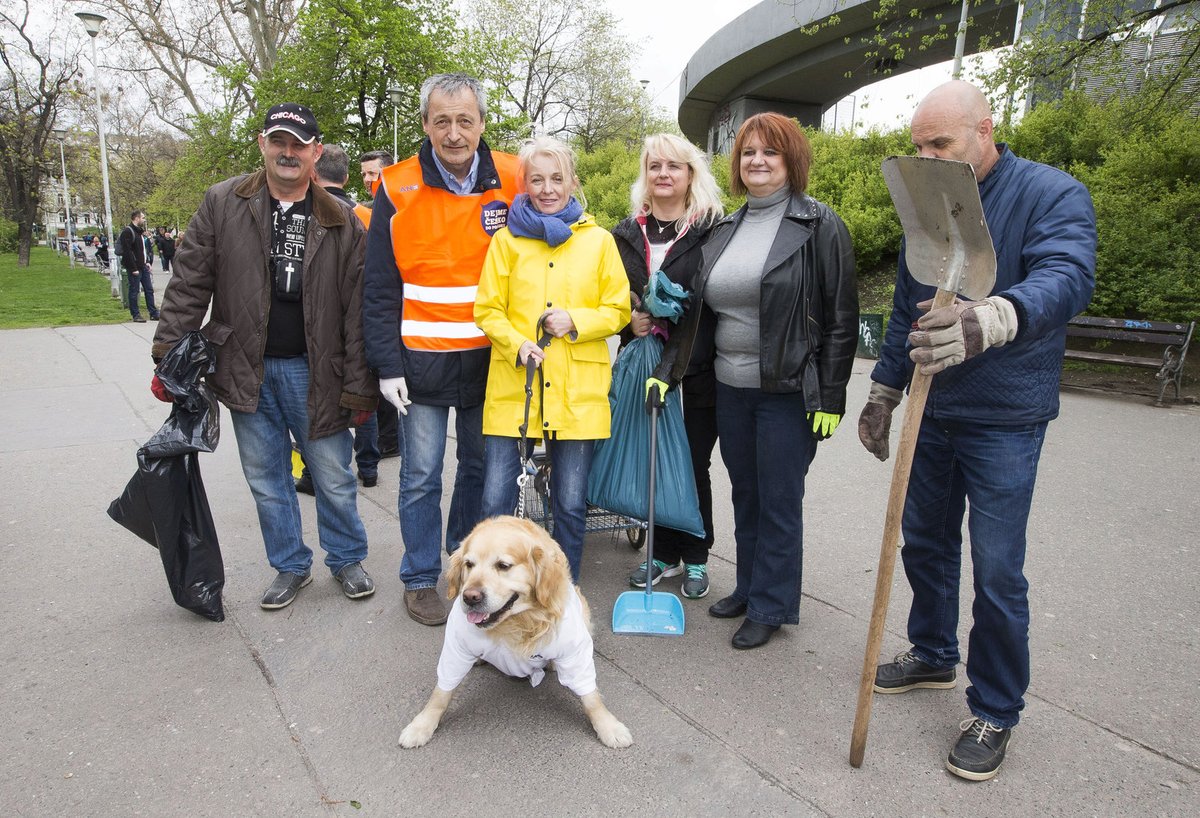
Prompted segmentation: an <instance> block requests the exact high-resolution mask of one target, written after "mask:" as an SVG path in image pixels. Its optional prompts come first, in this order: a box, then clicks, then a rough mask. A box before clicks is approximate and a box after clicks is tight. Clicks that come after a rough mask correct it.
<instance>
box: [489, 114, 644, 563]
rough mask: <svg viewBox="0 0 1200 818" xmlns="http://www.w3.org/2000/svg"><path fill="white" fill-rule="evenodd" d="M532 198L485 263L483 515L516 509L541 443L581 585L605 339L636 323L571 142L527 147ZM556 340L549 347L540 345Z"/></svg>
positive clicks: (524, 160) (560, 529)
mask: <svg viewBox="0 0 1200 818" xmlns="http://www.w3.org/2000/svg"><path fill="white" fill-rule="evenodd" d="M520 160H521V178H522V179H523V181H524V187H525V191H526V192H525V193H522V194H520V195H518V196H517V198H516V199H515V200H514V201H513V203H512V208H511V209H510V210H509V214H508V227H507V228H505V229H503V230H501V231H500V232H498V233H497V234H496V237H495V239H494V240H493V241H492V244H491V247H489V248H488V253H487V257H486V258H485V259H484V262H483V275H482V276H481V277H480V279H479V291H478V295H477V296H476V298H475V323H476V324H477V325H478V326H479V328H480V329H482V330H483V331H484V332H485V333H486V334H487V337H488V339H489V340H490V341H491V342H492V350H491V356H492V361H491V366H490V368H489V369H488V380H487V399H486V401H485V403H484V408H483V434H484V452H485V456H484V463H485V469H484V483H483V513H484V516H485V517H495V516H499V515H503V514H512V513H513V512H514V511H515V510H516V507H517V493H518V488H517V478H518V477H519V476H520V475H521V459H522V458H523V457H528V456H529V455H530V454H531V452H532V449H533V445H534V444H535V443H536V442H537V440H538V438H541V439H542V440H544V441H545V446H546V453H547V454H548V455H549V457H550V502H551V514H552V516H553V519H554V539H555V541H556V542H557V543H558V544H559V546H561V547H562V550H563V553H565V554H566V555H567V562H568V563H569V564H570V566H571V577H572V579H573V580H574V581H575V582H576V583H578V582H579V569H580V565H581V562H582V560H583V536H584V531H585V528H586V524H587V483H588V472H589V471H590V470H591V465H592V453H593V451H594V450H595V446H596V441H597V440H602V439H606V438H607V437H608V435H609V424H610V420H611V415H610V411H609V404H608V387H609V384H610V383H611V381H612V366H611V364H610V363H609V357H608V344H607V339H608V337H609V336H611V335H615V334H616V333H617V332H620V330H621V328H622V327H624V326H625V325H626V324H627V323H629V282H628V279H627V278H626V277H625V270H624V268H623V267H622V266H621V258H620V254H619V253H618V252H617V247H616V243H615V242H614V241H613V238H612V236H611V235H610V234H609V233H608V231H606V230H604V228H602V227H600V226H598V225H597V224H596V220H595V218H594V217H592V216H590V215H588V214H587V213H584V211H583V205H582V204H581V203H580V201H579V199H578V198H576V197H575V192H576V191H577V190H578V189H579V179H578V178H576V176H575V157H574V155H573V154H572V153H571V149H570V148H569V147H568V146H567V145H566V143H564V142H561V141H559V140H557V139H551V138H550V137H545V136H542V137H538V138H536V139H534V140H533V141H531V142H529V143H528V144H526V145H525V147H523V148H522V149H521V155H520ZM543 333H544V334H545V335H547V336H551V337H553V338H555V339H559V342H558V343H555V342H554V341H551V342H550V343H549V344H547V345H546V347H545V348H544V349H543V348H541V347H539V346H538V343H537V341H538V338H539V337H540V336H541V335H542V334H543ZM531 359H532V360H533V361H534V362H536V364H537V366H538V367H539V368H540V370H541V375H540V377H539V378H538V382H539V384H540V388H538V389H535V390H534V393H533V395H534V397H532V398H531V399H530V400H531V406H530V412H529V418H530V429H531V434H530V440H529V451H526V452H521V451H520V437H519V435H520V427H521V424H522V422H523V420H524V417H525V399H526V395H525V379H526V378H525V373H526V364H527V363H528V362H529V361H530V360H531Z"/></svg>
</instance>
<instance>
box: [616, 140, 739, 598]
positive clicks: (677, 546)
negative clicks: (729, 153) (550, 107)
mask: <svg viewBox="0 0 1200 818" xmlns="http://www.w3.org/2000/svg"><path fill="white" fill-rule="evenodd" d="M630 198H631V203H632V205H633V215H631V216H630V217H629V218H627V219H625V220H624V221H622V222H621V223H620V224H618V225H617V226H616V227H615V228H613V237H614V238H615V239H616V240H617V249H618V250H619V251H620V253H621V261H622V262H624V264H625V274H626V275H627V276H628V277H629V289H630V298H631V301H632V303H633V318H632V320H631V322H630V325H629V330H628V331H627V332H626V333H625V338H624V340H626V341H628V340H631V339H632V338H633V337H635V336H639V337H640V336H643V335H646V334H648V333H650V332H652V331H653V332H658V333H661V334H663V335H664V336H665V335H667V334H668V333H669V332H670V331H671V328H670V327H669V326H668V325H667V324H666V323H665V322H663V321H661V320H659V319H653V318H651V317H650V315H649V313H647V312H645V311H643V310H641V309H639V307H640V303H641V298H640V297H641V294H642V291H643V290H644V289H645V287H646V282H647V281H648V280H649V277H650V274H651V273H652V272H654V271H655V270H662V271H663V273H665V274H666V276H667V278H669V279H671V280H672V281H674V282H675V283H677V284H679V285H681V286H682V287H684V288H685V289H686V290H688V291H693V290H694V289H695V278H696V276H697V274H698V273H699V271H700V245H701V244H702V243H703V242H704V239H705V237H706V236H707V235H708V229H709V227H710V226H711V225H712V224H713V223H714V222H716V221H717V220H718V219H720V218H721V215H722V212H723V211H722V207H721V197H720V194H719V192H718V190H717V183H716V180H714V179H713V175H712V171H710V170H709V169H708V162H707V160H706V159H705V157H704V154H702V153H701V152H700V150H699V149H698V148H696V146H695V145H693V144H691V143H690V142H688V141H686V140H684V139H682V138H681V137H678V136H675V135H673V134H666V133H660V134H651V135H650V136H648V137H646V141H645V143H644V144H643V146H642V156H641V163H640V171H639V173H638V178H637V181H635V182H634V183H633V187H632V189H631V190H630ZM690 309H693V310H699V309H701V307H700V303H699V301H698V300H695V301H694V302H693V303H692V304H691V306H690ZM702 312H704V313H705V314H703V315H700V316H698V320H699V321H700V328H699V335H700V340H699V341H698V342H697V343H696V344H695V346H694V347H693V352H692V356H691V359H690V360H689V361H688V364H687V371H686V374H685V375H684V376H683V380H682V386H681V389H682V390H683V407H684V413H683V416H684V427H685V428H686V430H687V437H688V447H689V449H690V450H691V456H692V469H693V471H694V472H695V475H696V489H697V493H698V495H699V497H700V517H701V519H703V521H704V533H705V536H704V537H703V538H700V537H694V536H692V535H691V534H686V533H684V532H682V531H676V530H675V529H672V528H665V527H663V526H656V527H655V533H654V546H655V551H654V565H653V566H652V567H651V569H650V581H651V584H657V583H658V581H659V580H661V579H662V578H664V577H672V576H677V575H679V574H686V576H685V577H684V579H683V586H682V588H681V591H682V593H683V595H684V596H685V597H687V598H688V599H699V598H701V597H703V596H704V595H705V594H707V593H708V552H709V549H710V548H711V547H712V543H713V524H712V485H711V482H710V481H709V476H708V471H709V465H710V462H711V460H712V451H713V447H714V446H716V443H717V419H716V380H715V378H714V377H713V358H712V353H713V348H712V343H711V341H712V337H713V335H712V331H713V327H714V326H715V319H714V317H713V314H712V312H711V311H708V310H703V311H702ZM705 339H707V340H705ZM629 583H630V584H631V585H633V586H635V587H638V588H644V587H645V586H646V564H645V563H644V562H643V563H642V564H641V565H640V566H638V567H637V568H635V569H634V570H633V573H631V574H630V575H629Z"/></svg>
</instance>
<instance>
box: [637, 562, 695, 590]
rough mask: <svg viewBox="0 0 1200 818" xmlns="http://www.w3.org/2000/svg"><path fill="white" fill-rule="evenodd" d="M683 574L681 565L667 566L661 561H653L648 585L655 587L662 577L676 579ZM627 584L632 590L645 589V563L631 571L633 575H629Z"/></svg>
mask: <svg viewBox="0 0 1200 818" xmlns="http://www.w3.org/2000/svg"><path fill="white" fill-rule="evenodd" d="M682 573H683V563H679V562H677V563H675V564H674V565H667V564H666V563H665V562H663V561H662V560H655V561H654V568H653V569H652V570H651V571H650V584H651V585H657V584H658V582H659V580H661V579H662V578H663V577H677V576H679V575H680V574H682ZM629 584H630V585H632V586H633V587H634V588H645V587H646V563H645V562H643V563H642V564H641V565H639V566H638V567H637V568H634V569H633V573H632V574H630V575H629Z"/></svg>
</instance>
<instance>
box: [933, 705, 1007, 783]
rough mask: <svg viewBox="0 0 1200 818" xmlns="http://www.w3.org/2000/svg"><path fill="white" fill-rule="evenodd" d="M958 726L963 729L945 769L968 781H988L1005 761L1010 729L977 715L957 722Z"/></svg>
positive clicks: (947, 759)
mask: <svg viewBox="0 0 1200 818" xmlns="http://www.w3.org/2000/svg"><path fill="white" fill-rule="evenodd" d="M958 729H960V730H962V735H961V736H959V737H958V741H957V742H955V744H954V747H952V748H951V750H950V755H949V756H947V758H946V769H947V770H949V771H950V772H952V773H954V774H955V775H957V776H958V777H959V778H965V779H967V780H969V781H987V780H988V779H989V778H992V777H994V776H995V775H996V773H997V772H999V771H1000V765H1001V764H1002V763H1004V754H1005V752H1007V751H1008V745H1009V743H1010V741H1011V739H1012V730H1011V729H1008V728H1003V727H997V726H996V725H994V724H992V723H990V722H987V721H984V720H983V719H979V718H969V719H967V720H966V721H964V722H963V723H962V724H960V725H958Z"/></svg>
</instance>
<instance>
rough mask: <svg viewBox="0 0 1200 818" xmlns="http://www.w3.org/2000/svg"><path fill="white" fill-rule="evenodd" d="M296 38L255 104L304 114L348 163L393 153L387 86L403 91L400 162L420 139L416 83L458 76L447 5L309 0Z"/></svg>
mask: <svg viewBox="0 0 1200 818" xmlns="http://www.w3.org/2000/svg"><path fill="white" fill-rule="evenodd" d="M297 30H298V39H297V41H296V42H295V43H294V44H290V45H286V46H284V47H283V48H281V49H280V51H279V54H278V56H277V58H276V60H275V63H274V65H273V67H272V68H271V70H270V71H269V72H267V73H266V74H265V75H264V76H263V77H262V78H261V79H259V80H258V81H257V82H255V83H254V92H255V95H256V98H257V104H258V106H259V107H260V108H262V107H265V106H269V105H271V104H274V103H276V102H282V101H285V100H286V101H290V102H299V103H302V104H304V105H307V106H309V107H310V108H312V110H313V113H315V114H316V116H317V121H318V122H319V123H320V124H321V129H322V131H323V140H324V141H325V142H327V143H335V144H339V145H341V146H342V147H343V148H345V149H346V152H347V153H348V154H350V155H351V157H354V156H356V155H357V154H358V153H363V152H366V151H369V150H380V149H383V148H387V149H388V150H390V149H391V147H392V123H393V109H392V103H391V101H390V99H389V95H388V88H389V87H391V86H396V87H399V88H400V89H401V90H402V101H401V104H400V105H399V106H398V112H397V115H396V117H395V121H396V123H397V125H398V140H399V152H400V155H401V156H405V155H408V154H410V153H412V152H413V151H415V149H416V147H417V146H418V145H419V144H420V142H421V139H422V138H423V136H424V134H423V132H422V131H421V118H420V113H419V110H420V105H419V102H420V88H421V83H422V82H423V81H424V80H425V78H426V77H428V76H429V75H431V74H436V73H439V72H443V71H453V70H461V68H462V61H461V60H460V59H459V57H458V54H459V53H460V47H459V46H460V43H459V35H460V32H459V30H458V29H457V28H456V27H455V25H454V16H453V14H452V11H451V7H450V4H449V2H447V1H446V0H401V1H400V2H393V1H392V0H310V2H309V3H308V4H307V5H306V6H305V8H304V10H303V11H302V12H301V14H300V18H299V21H298V23H297ZM397 158H399V157H397ZM352 178H353V175H352Z"/></svg>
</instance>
